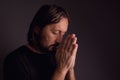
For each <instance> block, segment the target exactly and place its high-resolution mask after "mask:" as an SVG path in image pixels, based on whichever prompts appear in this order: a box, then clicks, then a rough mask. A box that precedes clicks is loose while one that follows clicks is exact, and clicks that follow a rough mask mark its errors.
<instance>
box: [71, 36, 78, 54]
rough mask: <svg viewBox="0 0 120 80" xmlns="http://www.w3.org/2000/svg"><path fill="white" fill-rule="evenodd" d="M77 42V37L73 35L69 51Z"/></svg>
mask: <svg viewBox="0 0 120 80" xmlns="http://www.w3.org/2000/svg"><path fill="white" fill-rule="evenodd" d="M76 42H77V37H74V38H73V40H72V42H71V44H70V45H69V51H70V52H72V50H73V48H74V44H76Z"/></svg>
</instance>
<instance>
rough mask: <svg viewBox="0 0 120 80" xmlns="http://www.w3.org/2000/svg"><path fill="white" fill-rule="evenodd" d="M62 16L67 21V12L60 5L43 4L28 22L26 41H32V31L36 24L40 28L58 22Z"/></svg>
mask: <svg viewBox="0 0 120 80" xmlns="http://www.w3.org/2000/svg"><path fill="white" fill-rule="evenodd" d="M62 18H67V19H68V21H69V16H68V13H67V12H66V11H65V10H64V9H63V8H62V7H59V6H57V5H43V6H42V7H41V8H40V9H39V10H38V12H37V13H36V15H35V16H34V18H33V20H32V22H31V24H30V28H29V31H28V38H27V40H28V42H29V43H30V42H31V41H32V38H33V36H32V33H33V29H34V27H35V26H36V25H37V26H39V27H40V28H41V29H42V28H44V27H45V26H46V25H48V24H53V23H58V22H59V21H60V20H61V19H62Z"/></svg>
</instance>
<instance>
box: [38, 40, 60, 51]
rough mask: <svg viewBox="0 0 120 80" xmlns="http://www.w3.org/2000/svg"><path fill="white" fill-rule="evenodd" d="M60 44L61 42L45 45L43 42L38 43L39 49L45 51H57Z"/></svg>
mask: <svg viewBox="0 0 120 80" xmlns="http://www.w3.org/2000/svg"><path fill="white" fill-rule="evenodd" d="M58 45H59V43H55V44H51V45H49V46H46V47H45V46H44V45H43V43H41V42H38V44H37V46H38V48H39V50H40V51H41V52H43V53H56V50H57V47H58Z"/></svg>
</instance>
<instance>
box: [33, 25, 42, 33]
mask: <svg viewBox="0 0 120 80" xmlns="http://www.w3.org/2000/svg"><path fill="white" fill-rule="evenodd" d="M33 32H34V34H39V33H40V32H41V29H40V27H39V26H35V28H34V30H33Z"/></svg>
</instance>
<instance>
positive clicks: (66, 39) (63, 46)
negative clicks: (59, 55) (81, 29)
mask: <svg viewBox="0 0 120 80" xmlns="http://www.w3.org/2000/svg"><path fill="white" fill-rule="evenodd" d="M69 38H70V35H68V36H67V37H66V38H65V40H64V41H63V42H62V44H61V45H62V48H63V49H65V48H66V44H67V42H68V40H69Z"/></svg>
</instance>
